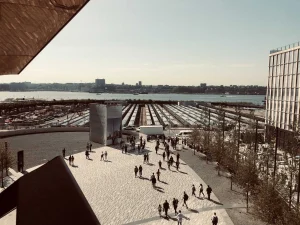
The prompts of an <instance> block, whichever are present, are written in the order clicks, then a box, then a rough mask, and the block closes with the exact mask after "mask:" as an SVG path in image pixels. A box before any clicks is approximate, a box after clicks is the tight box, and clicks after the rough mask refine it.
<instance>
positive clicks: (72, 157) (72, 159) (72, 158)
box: [71, 155, 74, 166]
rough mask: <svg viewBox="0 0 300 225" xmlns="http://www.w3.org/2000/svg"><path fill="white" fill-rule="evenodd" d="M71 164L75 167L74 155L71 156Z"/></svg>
mask: <svg viewBox="0 0 300 225" xmlns="http://www.w3.org/2000/svg"><path fill="white" fill-rule="evenodd" d="M71 164H72V166H74V156H73V155H72V156H71Z"/></svg>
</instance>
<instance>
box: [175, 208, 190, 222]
mask: <svg viewBox="0 0 300 225" xmlns="http://www.w3.org/2000/svg"><path fill="white" fill-rule="evenodd" d="M183 218H184V219H186V220H189V218H187V217H186V216H184V215H183V214H182V213H181V210H179V213H178V214H177V221H178V225H182V219H183Z"/></svg>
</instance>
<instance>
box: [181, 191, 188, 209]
mask: <svg viewBox="0 0 300 225" xmlns="http://www.w3.org/2000/svg"><path fill="white" fill-rule="evenodd" d="M188 199H189V196H188V195H187V193H185V192H183V204H182V206H184V205H185V207H186V208H187V209H188V208H189V207H188V205H187V203H186V202H187V200H188Z"/></svg>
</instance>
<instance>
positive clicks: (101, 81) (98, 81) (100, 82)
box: [95, 79, 105, 88]
mask: <svg viewBox="0 0 300 225" xmlns="http://www.w3.org/2000/svg"><path fill="white" fill-rule="evenodd" d="M95 84H96V87H97V88H104V87H105V79H96V80H95Z"/></svg>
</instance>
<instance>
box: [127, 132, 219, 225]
mask: <svg viewBox="0 0 300 225" xmlns="http://www.w3.org/2000/svg"><path fill="white" fill-rule="evenodd" d="M129 140H133V142H134V138H129ZM147 140H148V139H147ZM148 141H149V140H148ZM155 141H156V145H155V152H156V154H159V150H160V149H161V148H160V145H161V144H163V148H162V149H163V150H164V151H163V153H162V158H163V161H164V162H166V163H167V165H168V169H169V170H171V167H172V166H173V165H174V163H175V165H174V167H175V168H176V169H177V171H178V170H179V165H180V154H179V153H178V152H177V153H173V152H171V150H170V146H171V147H172V148H173V150H176V149H177V146H178V144H179V138H178V137H174V138H171V137H168V138H167V139H166V138H164V137H163V138H162V140H161V139H159V138H157V139H156V140H155ZM141 142H142V137H140V144H141ZM186 143H187V142H186V140H184V139H183V140H182V145H184V144H186ZM143 145H144V146H143V149H145V143H144V142H143ZM133 149H134V148H133ZM138 153H139V154H140V151H139V149H138ZM172 154H173V155H174V157H173V155H172ZM174 158H176V161H175V159H174ZM144 163H149V153H148V152H147V153H145V154H144ZM158 167H159V168H158V170H157V172H156V176H155V173H152V175H151V177H150V181H151V183H152V186H153V188H156V182H157V181H160V175H161V171H160V170H161V169H163V167H162V161H161V160H159V161H158ZM142 171H143V168H142V166H141V165H140V166H139V167H137V166H135V168H134V173H135V177H138V176H137V173H138V172H139V177H140V178H141V177H142ZM211 193H212V188H211V187H210V186H209V185H208V186H207V188H206V194H207V199H208V200H210V195H211ZM192 196H195V197H197V196H196V187H195V185H194V184H193V185H192ZM198 196H199V198H201V197H203V198H205V194H204V187H203V185H202V184H200V185H199V195H198ZM203 198H202V199H203ZM188 199H189V196H188V194H187V193H186V192H185V191H184V192H183V196H182V206H185V207H186V208H187V209H189V207H188V204H187V202H188ZM178 204H179V200H178V199H177V198H173V200H172V205H173V208H174V212H175V215H176V217H177V221H178V225H181V224H182V220H183V219H184V218H185V219H189V218H188V217H186V216H184V215H183V214H182V212H181V211H180V210H179V211H177V208H178ZM169 209H170V204H169V202H168V201H167V200H165V202H164V203H163V204H159V205H158V213H159V216H161V217H162V212H164V216H165V218H169V215H168V211H169ZM212 224H213V225H217V224H218V217H217V215H216V213H214V215H213V217H212Z"/></svg>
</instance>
